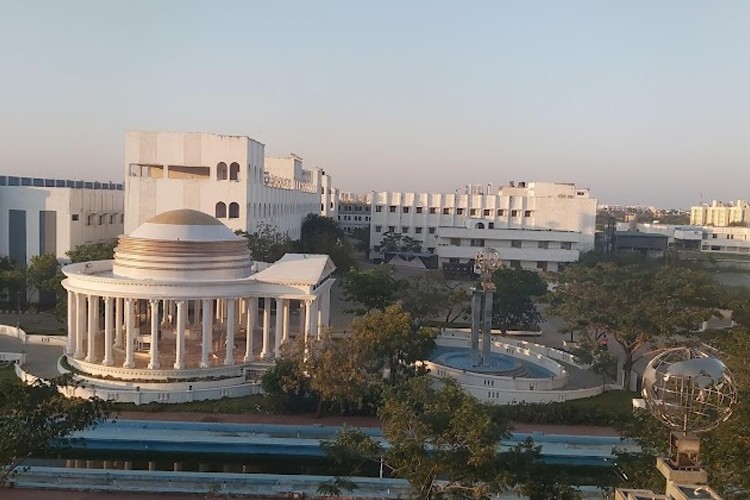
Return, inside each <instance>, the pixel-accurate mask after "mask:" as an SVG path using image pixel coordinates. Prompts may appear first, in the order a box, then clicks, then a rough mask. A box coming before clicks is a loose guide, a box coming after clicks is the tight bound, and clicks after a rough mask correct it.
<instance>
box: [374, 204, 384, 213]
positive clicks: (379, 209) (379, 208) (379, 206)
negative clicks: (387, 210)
mask: <svg viewBox="0 0 750 500" xmlns="http://www.w3.org/2000/svg"><path fill="white" fill-rule="evenodd" d="M375 211H376V212H382V211H383V205H375Z"/></svg>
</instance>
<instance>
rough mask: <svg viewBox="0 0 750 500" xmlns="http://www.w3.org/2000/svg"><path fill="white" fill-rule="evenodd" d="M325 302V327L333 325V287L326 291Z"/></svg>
mask: <svg viewBox="0 0 750 500" xmlns="http://www.w3.org/2000/svg"><path fill="white" fill-rule="evenodd" d="M325 298H326V300H325V302H324V303H323V328H326V329H327V328H329V327H330V326H331V289H330V288H329V289H328V291H327V292H326V293H325Z"/></svg>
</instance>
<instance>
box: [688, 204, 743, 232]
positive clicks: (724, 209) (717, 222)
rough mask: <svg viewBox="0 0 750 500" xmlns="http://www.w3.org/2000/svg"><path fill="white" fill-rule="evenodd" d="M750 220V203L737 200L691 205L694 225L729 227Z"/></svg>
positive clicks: (691, 218)
mask: <svg viewBox="0 0 750 500" xmlns="http://www.w3.org/2000/svg"><path fill="white" fill-rule="evenodd" d="M749 221H750V203H748V202H747V201H745V200H737V201H733V202H729V203H723V202H720V201H715V200H714V201H713V202H711V204H710V205H699V206H694V207H690V224H691V225H694V226H715V227H727V226H730V225H743V224H747V223H748V222H749Z"/></svg>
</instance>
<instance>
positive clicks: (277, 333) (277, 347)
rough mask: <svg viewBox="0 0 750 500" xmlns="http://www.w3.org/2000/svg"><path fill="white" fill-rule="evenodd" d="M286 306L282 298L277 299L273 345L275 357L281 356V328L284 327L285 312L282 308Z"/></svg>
mask: <svg viewBox="0 0 750 500" xmlns="http://www.w3.org/2000/svg"><path fill="white" fill-rule="evenodd" d="M283 308H284V301H283V300H282V299H276V325H275V328H274V329H273V336H274V345H273V356H274V357H275V358H280V357H281V338H282V337H281V335H282V333H281V330H282V328H283V322H282V320H283V313H282V312H281V310H282V309H283Z"/></svg>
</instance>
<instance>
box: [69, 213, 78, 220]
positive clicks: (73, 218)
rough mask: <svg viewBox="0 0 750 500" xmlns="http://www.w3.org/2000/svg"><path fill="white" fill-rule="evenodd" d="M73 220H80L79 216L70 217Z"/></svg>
mask: <svg viewBox="0 0 750 500" xmlns="http://www.w3.org/2000/svg"><path fill="white" fill-rule="evenodd" d="M70 218H71V219H72V220H78V214H73V215H71V217H70Z"/></svg>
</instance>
